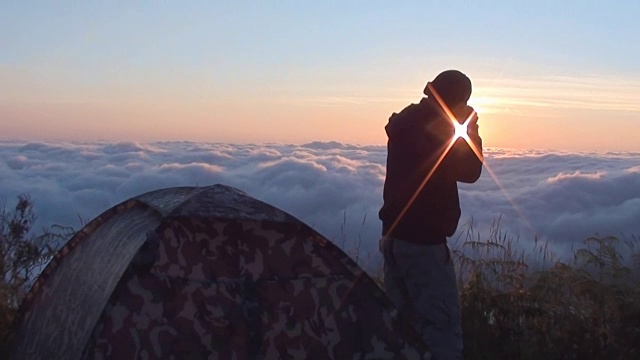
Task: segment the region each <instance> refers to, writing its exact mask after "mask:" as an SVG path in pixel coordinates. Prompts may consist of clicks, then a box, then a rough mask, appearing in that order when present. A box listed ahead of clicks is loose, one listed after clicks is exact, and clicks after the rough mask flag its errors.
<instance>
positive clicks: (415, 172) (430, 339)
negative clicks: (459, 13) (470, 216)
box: [379, 70, 483, 360]
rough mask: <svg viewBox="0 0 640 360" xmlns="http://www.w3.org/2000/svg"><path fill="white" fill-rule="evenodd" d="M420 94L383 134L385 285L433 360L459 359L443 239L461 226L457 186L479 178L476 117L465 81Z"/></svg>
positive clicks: (445, 81)
mask: <svg viewBox="0 0 640 360" xmlns="http://www.w3.org/2000/svg"><path fill="white" fill-rule="evenodd" d="M424 94H425V95H426V97H424V98H422V100H421V101H420V102H419V103H418V104H411V105H409V106H407V107H406V108H405V109H404V110H402V111H401V112H400V113H394V114H393V115H392V116H391V117H390V119H389V123H388V124H387V125H386V127H385V130H386V133H387V135H388V142H387V174H386V178H385V182H384V190H383V200H384V204H383V206H382V208H381V209H380V212H379V217H380V219H381V220H382V235H383V236H382V239H381V241H380V250H381V252H382V254H383V258H384V284H385V290H386V292H387V294H388V296H389V298H390V299H391V300H392V302H393V303H394V304H395V305H396V306H397V307H398V309H399V310H400V311H401V313H404V314H405V315H406V316H407V317H408V319H411V320H414V321H415V324H416V327H417V329H418V331H419V332H420V334H421V335H422V337H423V339H424V340H425V342H426V344H427V346H428V347H429V351H430V352H431V355H432V357H433V359H436V360H442V359H459V358H461V357H462V345H463V344H462V325H461V310H460V299H459V295H458V288H457V285H456V275H455V270H454V267H453V260H452V258H451V250H450V249H449V247H448V245H447V238H448V237H450V236H452V235H453V234H454V233H455V231H456V228H457V226H458V222H459V220H460V214H461V211H460V202H459V198H458V187H457V182H465V183H473V182H475V181H476V180H478V178H479V177H480V173H481V171H482V162H483V156H482V139H481V138H480V136H479V134H478V117H477V115H476V114H475V111H474V110H473V108H472V107H470V106H468V105H467V101H468V100H469V97H470V96H471V81H470V80H469V78H468V77H467V76H466V75H465V74H463V73H462V72H460V71H457V70H447V71H444V72H442V73H440V74H439V75H438V76H436V78H435V79H434V80H433V81H432V82H430V83H427V87H426V88H425V90H424ZM438 97H439V99H438ZM441 102H442V103H441ZM445 107H447V108H448V109H449V110H450V114H452V115H453V116H454V117H455V118H456V119H455V120H457V121H458V122H459V123H461V124H462V123H464V122H465V120H467V118H469V122H468V127H467V137H466V139H465V137H456V138H454V125H453V121H452V119H450V116H448V115H447V110H446V109H445ZM467 139H469V140H468V141H469V142H470V143H469V142H468V141H467Z"/></svg>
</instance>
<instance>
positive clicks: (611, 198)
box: [0, 141, 640, 261]
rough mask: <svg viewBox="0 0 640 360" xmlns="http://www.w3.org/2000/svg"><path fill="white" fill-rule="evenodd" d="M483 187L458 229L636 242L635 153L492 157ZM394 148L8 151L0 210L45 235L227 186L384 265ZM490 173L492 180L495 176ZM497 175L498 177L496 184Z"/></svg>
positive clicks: (560, 243)
mask: <svg viewBox="0 0 640 360" xmlns="http://www.w3.org/2000/svg"><path fill="white" fill-rule="evenodd" d="M485 154H486V166H487V168H488V170H484V171H483V175H482V176H481V178H480V180H479V181H478V182H477V183H475V184H461V185H460V197H461V204H462V208H463V216H462V219H461V224H463V223H465V222H468V221H469V220H470V219H473V221H474V224H475V226H476V227H477V228H478V229H479V230H480V231H481V232H483V233H484V234H488V231H487V229H488V228H489V227H490V225H491V223H492V222H493V221H494V220H496V219H497V218H498V217H501V227H502V229H503V230H505V231H507V232H508V233H509V234H511V235H513V236H514V237H519V238H520V242H521V244H525V245H526V244H531V243H532V242H533V239H534V238H535V237H538V238H539V239H543V240H548V241H549V243H550V245H551V247H552V248H553V249H556V250H558V251H565V250H567V249H569V248H570V246H571V245H575V244H576V243H578V242H580V241H582V240H584V239H586V238H587V237H589V236H592V235H595V234H600V235H625V236H631V235H639V234H640V227H639V226H638V222H637V220H638V219H639V218H640V192H638V189H640V170H639V166H638V163H639V161H638V160H639V159H640V154H639V153H608V154H601V153H599V154H595V153H594V154H585V153H567V152H553V153H550V152H544V151H540V150H517V151H516V150H509V149H488V150H486V153H485ZM385 164H386V148H385V147H384V146H357V145H349V144H342V143H338V142H328V143H325V142H313V143H308V144H303V145H283V144H261V145H256V144H240V145H231V144H215V143H195V142H158V143H151V144H142V143H134V142H120V143H106V142H93V143H87V142H52V143H48V142H20V141H4V142H0V174H2V181H1V182H0V200H2V199H3V200H6V201H7V204H8V205H9V206H10V205H11V204H12V202H13V201H14V199H15V197H16V196H17V195H18V194H21V193H29V194H31V195H32V197H33V199H34V200H35V201H36V210H37V213H38V215H39V223H38V224H39V225H38V226H48V225H51V224H54V223H55V224H61V225H71V226H74V227H79V226H80V224H79V220H78V217H80V218H82V219H84V220H90V219H92V218H93V217H95V216H97V215H99V214H100V213H101V212H103V211H105V210H107V209H108V208H110V207H111V206H113V205H115V204H117V203H119V202H121V201H124V200H126V199H128V198H130V197H132V196H136V195H139V194H141V193H144V192H147V191H151V190H154V189H158V188H164V187H172V186H196V185H198V186H205V185H210V184H216V183H222V184H227V185H231V186H235V187H237V188H240V189H242V190H243V191H245V192H247V193H249V194H250V195H252V196H254V197H256V198H257V199H260V200H263V201H265V202H267V203H270V204H272V205H274V206H277V207H279V208H281V209H282V210H284V211H287V212H289V213H290V214H292V215H293V216H295V217H297V218H299V219H301V220H302V221H304V222H305V223H307V224H308V225H310V226H312V227H314V228H315V229H317V230H318V231H319V232H321V233H322V234H324V235H325V236H326V237H328V238H330V239H332V240H333V241H335V242H336V243H338V244H339V245H341V246H343V247H344V248H346V249H347V250H349V249H352V248H354V247H356V246H357V243H358V241H361V243H360V248H361V251H362V254H361V256H369V254H371V255H370V256H372V259H373V260H374V261H375V259H376V258H377V257H378V255H377V251H376V248H377V241H378V239H379V237H380V231H381V225H380V222H379V220H378V218H377V212H378V210H379V208H380V206H381V203H382V186H383V183H384V176H385ZM489 170H490V171H489ZM492 174H494V175H495V177H494V176H492Z"/></svg>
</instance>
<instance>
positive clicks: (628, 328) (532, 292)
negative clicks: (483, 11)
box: [455, 224, 640, 359]
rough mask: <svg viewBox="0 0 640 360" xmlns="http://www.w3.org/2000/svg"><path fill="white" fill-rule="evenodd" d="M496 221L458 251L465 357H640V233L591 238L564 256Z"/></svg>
mask: <svg viewBox="0 0 640 360" xmlns="http://www.w3.org/2000/svg"><path fill="white" fill-rule="evenodd" d="M494 225H495V226H494V227H493V231H492V232H491V234H490V235H489V237H488V238H485V239H482V238H481V237H480V236H478V234H477V233H474V231H473V227H472V226H469V228H468V232H467V236H466V239H464V242H463V244H462V245H461V246H459V247H458V249H459V250H456V251H455V255H456V256H455V257H456V260H457V263H456V265H457V267H458V269H457V270H458V276H459V279H458V281H459V287H460V290H461V301H462V321H463V323H462V325H463V330H464V343H465V350H464V354H465V359H640V252H639V250H640V249H639V247H640V239H638V238H637V237H632V238H631V239H622V240H621V239H620V238H617V237H612V236H607V237H591V238H588V239H586V240H585V241H584V242H583V243H582V244H580V246H577V247H576V248H575V249H574V250H573V251H572V254H570V255H568V256H567V257H565V258H564V259H559V258H557V257H556V256H555V255H554V254H553V253H551V252H550V251H549V250H548V248H547V247H546V245H545V244H537V245H536V247H535V248H534V249H533V250H532V251H522V250H517V241H516V240H514V239H512V238H509V237H508V236H507V235H506V234H504V233H501V232H500V231H499V225H498V224H494ZM538 245H539V246H538Z"/></svg>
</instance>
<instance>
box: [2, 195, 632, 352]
mask: <svg viewBox="0 0 640 360" xmlns="http://www.w3.org/2000/svg"><path fill="white" fill-rule="evenodd" d="M35 220H36V215H35V213H34V211H33V201H32V200H31V199H30V198H29V197H28V196H25V195H21V196H19V197H18V199H17V201H16V204H15V206H14V207H11V208H9V209H7V207H6V206H5V207H3V208H2V210H0V275H1V276H0V355H3V354H4V355H6V353H5V352H4V351H3V350H6V349H7V346H8V344H9V342H10V341H11V333H10V329H11V322H12V321H13V319H14V317H15V314H16V312H17V309H18V306H19V304H20V301H21V299H22V298H23V297H24V296H25V295H26V291H27V290H28V286H29V285H30V284H31V283H32V282H33V280H34V277H35V276H37V274H38V273H39V271H40V270H42V267H43V266H44V264H46V263H47V261H48V260H49V259H50V258H51V257H52V256H53V254H54V253H55V251H56V250H57V249H58V248H59V246H60V245H61V244H63V243H64V242H65V241H66V240H68V239H69V238H70V237H71V236H72V234H73V230H72V229H71V228H68V227H59V226H54V227H52V228H45V229H42V230H40V231H39V232H38V231H35V233H36V234H34V231H32V230H34V229H32V227H33V225H34V222H35ZM465 235H466V236H463V237H461V238H459V239H457V241H458V243H459V244H454V246H453V247H454V248H455V249H457V250H455V251H454V255H455V259H456V265H457V268H458V269H457V271H458V277H459V279H458V281H459V287H460V290H461V300H462V312H463V330H464V337H465V339H464V340H465V351H464V353H465V359H638V358H640V239H639V238H637V237H632V238H630V239H620V238H617V237H610V236H608V237H592V238H589V239H586V240H585V241H584V243H583V244H580V246H578V247H577V248H576V249H574V250H573V252H572V254H571V256H568V257H565V258H558V257H557V256H555V255H554V254H553V253H551V251H549V250H548V248H547V247H546V245H545V244H537V245H536V247H534V248H533V249H532V250H528V251H526V250H522V249H520V247H519V246H518V241H517V240H514V239H513V238H511V237H508V236H507V234H504V233H502V232H501V231H500V226H499V222H496V224H494V226H493V227H492V231H491V232H490V234H488V236H487V237H481V235H480V234H479V233H477V232H476V231H474V228H473V226H472V225H471V224H470V225H468V226H467V231H466V233H465ZM352 255H353V254H352ZM355 259H356V260H358V259H359V257H358V255H357V254H356V255H355Z"/></svg>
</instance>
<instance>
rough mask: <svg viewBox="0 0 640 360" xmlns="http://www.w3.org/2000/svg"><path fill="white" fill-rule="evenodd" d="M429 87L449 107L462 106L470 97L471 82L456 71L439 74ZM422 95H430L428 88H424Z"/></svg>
mask: <svg viewBox="0 0 640 360" xmlns="http://www.w3.org/2000/svg"><path fill="white" fill-rule="evenodd" d="M431 85H433V87H434V88H435V89H436V91H437V92H438V94H439V95H440V97H441V98H442V100H444V102H446V103H447V105H449V106H454V105H458V104H464V103H466V102H467V100H469V98H470V97H471V80H469V78H468V77H467V75H465V74H463V73H462V72H460V71H458V70H446V71H443V72H441V73H440V74H438V76H436V78H435V79H433V81H432V82H431ZM424 94H425V95H427V96H429V95H431V91H430V90H429V88H428V86H427V87H425V88H424Z"/></svg>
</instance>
